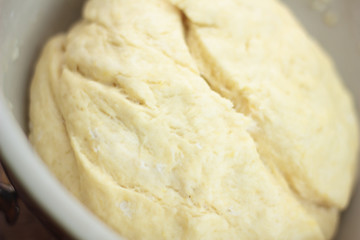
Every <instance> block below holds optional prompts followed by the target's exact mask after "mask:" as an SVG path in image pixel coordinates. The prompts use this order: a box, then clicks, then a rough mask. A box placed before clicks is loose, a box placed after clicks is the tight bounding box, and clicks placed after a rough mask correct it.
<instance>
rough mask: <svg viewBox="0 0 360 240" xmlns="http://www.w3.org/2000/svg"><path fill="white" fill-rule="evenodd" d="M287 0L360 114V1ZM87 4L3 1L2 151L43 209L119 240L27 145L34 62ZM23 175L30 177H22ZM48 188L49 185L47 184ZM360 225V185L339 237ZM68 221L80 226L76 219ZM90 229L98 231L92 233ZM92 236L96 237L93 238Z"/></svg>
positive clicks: (77, 0)
mask: <svg viewBox="0 0 360 240" xmlns="http://www.w3.org/2000/svg"><path fill="white" fill-rule="evenodd" d="M283 1H284V2H285V3H286V4H287V5H288V6H289V7H290V8H291V9H292V10H293V12H294V14H295V15H296V16H297V17H298V19H299V20H300V21H301V23H302V24H303V25H304V27H305V28H306V29H307V31H308V32H309V33H310V34H311V35H312V36H313V37H314V38H315V39H316V40H317V41H318V42H320V43H321V45H322V46H323V48H324V49H325V50H326V51H327V52H328V53H329V54H330V55H331V56H332V57H333V59H334V61H335V64H336V67H337V69H338V71H339V73H340V75H341V76H342V78H343V79H344V81H345V85H346V86H347V87H348V89H349V90H350V91H351V92H352V94H353V96H354V100H355V102H356V104H357V110H358V112H360V111H359V110H360V108H359V106H360V79H359V76H360V65H359V63H360V1H358V0H344V1H334V2H333V4H331V5H329V6H326V9H325V10H319V9H317V10H316V8H315V7H314V6H311V3H310V2H313V1H298V0H283ZM83 2H84V1H83V0H73V1H70V0H57V1H47V0H37V1H31V0H24V1H6V0H0V114H1V115H2V120H4V121H3V122H2V123H1V124H0V125H1V126H0V130H1V134H0V140H1V142H0V143H1V151H2V152H3V154H4V156H5V158H6V159H5V163H6V165H7V167H8V168H9V170H10V171H12V172H13V173H14V175H15V176H16V177H17V179H18V181H19V182H20V183H22V184H23V185H24V186H25V187H26V188H27V189H29V194H30V195H32V196H33V197H34V198H35V200H37V201H38V202H39V204H40V206H43V207H44V208H45V209H47V210H48V212H50V215H51V216H52V217H54V218H55V219H56V221H57V222H59V223H60V225H62V226H63V227H64V228H65V229H67V230H68V231H69V232H71V234H73V235H74V236H76V237H77V238H85V239H96V236H102V237H101V238H102V239H104V236H107V237H105V238H106V239H115V238H116V236H115V234H113V233H112V232H111V231H110V230H109V229H107V228H106V227H105V226H103V225H101V223H100V222H99V221H98V220H96V218H94V217H93V216H90V213H88V212H87V211H86V210H85V209H84V208H81V206H80V204H78V203H74V202H76V201H75V200H74V199H73V198H72V197H71V196H70V195H69V194H67V193H66V191H65V190H64V189H62V187H61V185H60V184H59V183H58V182H57V181H56V180H55V179H54V178H53V177H52V175H51V174H49V173H46V172H47V170H46V168H45V167H44V166H43V165H42V163H41V161H39V159H38V158H37V157H36V156H35V154H34V153H32V151H31V147H30V145H29V144H28V143H27V141H26V133H27V122H28V117H27V106H28V87H29V81H30V79H31V75H32V73H33V68H34V63H35V62H36V59H37V57H38V56H39V53H40V50H41V48H42V46H43V44H44V43H45V42H46V40H47V39H48V38H49V37H50V36H52V35H54V34H55V33H58V32H61V31H66V29H68V28H69V27H70V25H71V24H72V23H73V22H75V21H76V19H78V18H79V16H80V13H81V7H82V5H83ZM327 14H332V15H331V16H332V17H333V19H330V20H334V21H335V23H334V22H332V23H330V24H329V22H327V23H326V21H325V22H324V18H325V20H326V17H327V16H328V15H327ZM13 119H15V120H16V121H13ZM8 133H11V134H12V135H14V136H15V137H14V139H12V140H11V139H10V140H7V138H5V137H4V136H5V135H6V134H8ZM1 136H2V137H1ZM7 137H8V136H7ZM12 141H13V142H12ZM13 143H16V144H17V145H18V146H20V147H19V149H21V152H22V153H18V157H17V158H16V157H15V155H16V154H17V153H16V154H14V152H18V150H16V149H15V148H14V146H13ZM21 154H22V155H21ZM26 164H28V167H29V168H32V169H33V172H29V171H27V172H25V171H24V170H21V169H19V168H22V169H24V167H21V166H25V165H26ZM39 169H40V170H39ZM37 171H38V172H37ZM35 172H37V173H38V174H35ZM24 174H25V175H28V176H26V177H24ZM50 183H51V184H50ZM49 184H50V186H47V185H49ZM37 188H38V189H39V188H40V189H48V191H50V192H51V193H53V194H55V195H56V194H60V193H56V191H57V190H59V189H61V191H60V190H59V191H60V192H61V194H63V196H62V198H61V199H62V200H63V201H64V202H59V201H58V204H59V205H57V208H59V209H60V210H61V211H67V210H66V209H68V213H71V211H77V210H75V209H74V208H81V211H82V212H81V213H78V215H79V216H81V217H89V216H90V217H89V218H90V219H91V221H90V222H87V224H97V225H99V226H100V227H99V228H94V229H90V228H88V229H86V225H85V226H84V225H82V226H69V225H70V224H69V223H66V221H67V222H69V221H70V220H69V219H70V218H71V217H72V216H71V215H68V216H66V214H65V215H64V214H63V215H64V216H63V215H61V214H60V213H59V212H54V210H51V206H54V204H55V202H54V199H51V198H49V197H46V196H41V197H38V195H39V191H38V190H36V189H37ZM43 191H44V190H43ZM40 195H44V194H40ZM56 196H57V195H56ZM64 199H65V200H64ZM79 220H81V218H79ZM359 221H360V184H358V186H357V189H356V191H355V194H354V196H353V199H352V202H351V205H350V207H349V208H348V210H347V211H346V212H345V213H344V214H343V216H342V220H341V227H340V230H339V234H338V237H337V239H343V240H347V239H349V240H350V239H360V228H359V227H358V226H357V225H358V222H359ZM70 223H73V224H75V225H76V224H79V223H76V222H74V221H70ZM87 226H89V225H87ZM91 226H92V225H91ZM84 228H85V229H84ZM80 230H82V231H85V232H87V233H88V235H86V234H84V233H78V232H79V231H80ZM91 231H97V232H96V233H91ZM90 233H91V234H93V235H92V236H91V235H90ZM82 234H83V235H82ZM94 234H95V235H94ZM96 234H99V235H96ZM94 237H95V238H94Z"/></svg>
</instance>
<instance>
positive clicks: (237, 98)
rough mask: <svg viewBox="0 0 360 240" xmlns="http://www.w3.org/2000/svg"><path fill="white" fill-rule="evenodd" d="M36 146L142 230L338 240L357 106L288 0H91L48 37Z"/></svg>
mask: <svg viewBox="0 0 360 240" xmlns="http://www.w3.org/2000/svg"><path fill="white" fill-rule="evenodd" d="M30 100H31V102H30V121H31V124H32V128H31V132H30V140H31V142H32V143H33V145H34V146H35V148H36V150H37V152H38V153H39V155H40V156H41V157H42V159H43V160H44V161H45V162H46V163H47V165H48V166H49V167H50V169H51V170H52V171H53V172H54V173H55V175H56V176H57V177H58V178H59V179H60V180H61V181H62V182H63V184H64V185H65V186H66V187H67V188H68V189H69V190H70V191H71V192H72V193H73V194H75V196H76V197H77V198H78V199H79V200H80V201H82V202H83V203H84V204H85V205H86V206H87V207H88V208H90V209H91V210H92V211H93V212H94V213H95V214H97V215H98V216H99V217H100V218H101V219H103V221H105V222H106V223H108V224H109V225H110V226H111V227H112V228H113V229H115V230H117V231H118V232H119V233H120V234H121V235H122V236H124V237H126V238H129V239H329V238H331V236H332V235H333V233H334V231H335V229H336V225H337V218H338V213H339V210H341V209H343V208H344V207H345V206H346V205H347V204H348V201H349V197H350V193H351V189H352V185H353V182H354V175H355V172H354V169H355V168H356V167H355V166H356V161H355V159H356V156H355V155H356V148H357V126H356V119H355V115H354V113H353V107H352V103H351V101H350V99H349V96H348V94H347V92H346V91H345V90H344V88H343V86H342V85H341V84H340V81H339V79H338V77H337V75H336V73H335V72H334V70H333V67H332V65H331V63H330V62H329V60H328V59H327V57H326V56H325V54H324V53H323V52H322V51H321V49H319V47H318V46H317V45H316V44H314V43H313V42H312V41H311V40H309V38H308V37H307V36H306V34H305V33H304V32H303V30H302V29H301V28H300V27H299V26H298V25H297V24H296V23H295V22H294V20H293V19H292V17H291V16H290V15H289V13H287V11H286V10H285V9H284V8H283V7H282V6H281V5H280V4H279V3H278V2H276V1H259V0H211V1H208V0H206V1H205V0H197V1H190V0H189V1H177V0H173V1H166V0H137V1H134V0H105V1H103V0H91V1H89V2H88V3H87V4H86V7H85V9H84V14H83V20H81V21H80V22H79V23H78V24H76V25H75V26H74V27H73V28H72V29H71V31H70V32H69V33H68V34H66V35H58V36H56V37H54V38H53V39H52V40H50V41H49V43H48V44H47V45H46V47H45V49H44V51H43V54H42V56H41V58H40V60H39V62H38V64H37V68H36V72H35V76H34V78H33V81H32V85H31V95H30Z"/></svg>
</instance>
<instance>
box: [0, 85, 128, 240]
mask: <svg viewBox="0 0 360 240" xmlns="http://www.w3.org/2000/svg"><path fill="white" fill-rule="evenodd" d="M0 116H1V122H0V153H1V154H2V157H3V158H2V160H3V164H4V165H5V167H6V169H7V170H8V171H9V172H10V173H11V175H12V176H14V177H15V178H16V181H17V182H18V183H19V184H20V185H21V187H22V188H23V189H25V190H26V193H27V194H28V195H29V197H30V198H31V199H33V200H34V201H35V203H36V204H38V205H39V207H41V208H42V210H43V211H44V212H46V213H47V214H48V215H49V217H50V218H51V219H52V220H53V221H54V222H55V223H57V224H59V226H60V227H61V228H62V229H64V230H65V231H66V232H67V233H68V234H69V235H70V236H72V237H74V238H75V239H89V240H92V239H94V240H98V239H109V240H120V239H124V238H121V237H120V236H119V235H118V234H116V233H115V232H114V231H113V230H112V229H110V228H109V227H108V226H107V225H106V224H105V223H103V222H102V221H101V220H100V219H98V218H97V217H96V216H95V215H94V214H93V213H91V212H90V211H89V210H88V209H87V208H85V206H83V205H82V204H81V203H80V202H79V201H78V200H77V199H76V198H75V197H74V196H72V195H71V194H70V193H69V192H68V191H67V190H66V189H65V187H64V186H63V185H61V183H60V182H59V181H58V180H57V179H56V178H55V176H54V175H52V174H51V173H50V171H49V170H48V169H47V167H46V165H45V164H44V163H43V162H42V161H41V160H40V158H39V157H38V156H37V154H36V152H35V150H34V149H33V148H32V146H31V144H30V142H29V141H28V139H27V136H26V135H25V133H24V132H23V130H22V129H21V127H20V126H19V124H18V123H17V121H16V119H15V117H14V116H13V114H12V113H11V111H10V109H9V107H8V106H7V105H6V99H5V97H4V96H3V93H2V90H1V91H0ZM29 172H30V173H31V174H29ZM57 206H62V207H57Z"/></svg>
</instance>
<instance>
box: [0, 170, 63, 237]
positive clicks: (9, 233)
mask: <svg viewBox="0 0 360 240" xmlns="http://www.w3.org/2000/svg"><path fill="white" fill-rule="evenodd" d="M0 182H2V183H8V180H7V178H6V176H5V174H4V171H3V169H2V167H1V165H0ZM19 206H20V216H19V218H18V220H17V221H16V223H15V224H14V225H12V226H10V225H9V224H7V222H6V221H5V217H4V214H3V213H2V212H0V240H18V239H19V240H20V239H21V240H45V239H46V240H49V239H56V238H54V237H53V236H52V234H51V233H50V232H49V231H48V230H47V229H46V228H45V227H44V226H43V225H42V224H41V223H40V222H39V220H38V219H37V218H36V217H35V216H34V215H33V214H32V213H31V212H30V211H29V209H28V208H27V207H26V206H25V204H24V203H23V202H22V201H21V200H20V201H19Z"/></svg>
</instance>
